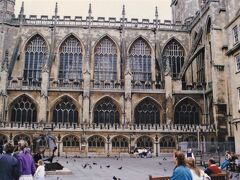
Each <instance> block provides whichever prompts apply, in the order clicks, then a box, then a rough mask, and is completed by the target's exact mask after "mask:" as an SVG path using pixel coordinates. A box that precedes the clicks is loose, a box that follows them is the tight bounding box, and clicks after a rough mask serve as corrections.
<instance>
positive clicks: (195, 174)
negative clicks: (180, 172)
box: [186, 157, 211, 180]
mask: <svg viewBox="0 0 240 180" xmlns="http://www.w3.org/2000/svg"><path fill="white" fill-rule="evenodd" d="M186 162H187V166H188V168H189V169H190V171H191V174H192V178H193V179H194V180H203V179H206V180H207V179H208V180H210V179H211V178H210V177H209V176H208V175H207V174H206V173H204V171H203V170H201V169H199V168H198V167H197V166H196V164H195V160H194V159H193V158H191V157H190V158H187V160H186Z"/></svg>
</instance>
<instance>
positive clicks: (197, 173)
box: [170, 151, 221, 180]
mask: <svg viewBox="0 0 240 180" xmlns="http://www.w3.org/2000/svg"><path fill="white" fill-rule="evenodd" d="M173 161H174V164H175V165H176V166H175V168H174V170H173V174H172V176H171V178H170V179H171V180H203V179H209V180H210V179H211V178H210V177H209V176H210V175H212V174H218V173H221V168H220V167H218V166H217V165H216V162H215V160H214V159H209V161H208V167H207V168H206V169H205V170H201V169H200V168H198V167H197V166H196V163H195V159H194V157H190V155H188V156H186V155H185V154H184V153H183V152H181V151H176V152H175V153H174V156H173Z"/></svg>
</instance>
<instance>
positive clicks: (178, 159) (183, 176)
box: [170, 151, 193, 180]
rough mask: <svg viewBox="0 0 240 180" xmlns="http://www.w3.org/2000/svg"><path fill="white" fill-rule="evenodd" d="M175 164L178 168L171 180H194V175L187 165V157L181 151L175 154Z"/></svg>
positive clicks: (175, 169)
mask: <svg viewBox="0 0 240 180" xmlns="http://www.w3.org/2000/svg"><path fill="white" fill-rule="evenodd" d="M173 162H174V164H175V165H176V167H175V168H174V170H173V175H172V176H171V177H170V180H192V179H193V178H192V175H191V172H190V170H189V169H188V167H187V166H186V163H185V155H184V153H183V152H181V151H176V152H175V153H174V157H173Z"/></svg>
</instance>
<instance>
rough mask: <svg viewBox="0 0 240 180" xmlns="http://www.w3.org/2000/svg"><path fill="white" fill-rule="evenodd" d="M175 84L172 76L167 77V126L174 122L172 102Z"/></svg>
mask: <svg viewBox="0 0 240 180" xmlns="http://www.w3.org/2000/svg"><path fill="white" fill-rule="evenodd" d="M172 86H173V82H172V77H171V76H170V74H167V75H166V76H165V90H166V94H165V99H166V119H165V122H163V123H166V124H169V123H171V122H172V121H173V102H172V92H173V87H172Z"/></svg>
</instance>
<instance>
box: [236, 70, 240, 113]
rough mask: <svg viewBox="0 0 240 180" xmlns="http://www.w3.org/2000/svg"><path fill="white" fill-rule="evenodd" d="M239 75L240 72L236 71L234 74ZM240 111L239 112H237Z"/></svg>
mask: <svg viewBox="0 0 240 180" xmlns="http://www.w3.org/2000/svg"><path fill="white" fill-rule="evenodd" d="M239 73H240V70H239V71H237V72H235V74H239ZM239 111H240V110H239Z"/></svg>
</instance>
